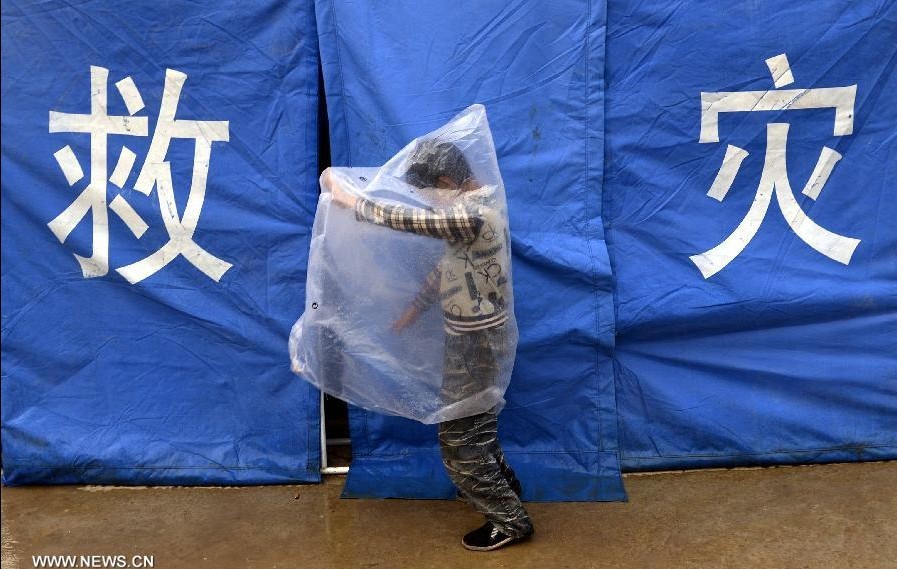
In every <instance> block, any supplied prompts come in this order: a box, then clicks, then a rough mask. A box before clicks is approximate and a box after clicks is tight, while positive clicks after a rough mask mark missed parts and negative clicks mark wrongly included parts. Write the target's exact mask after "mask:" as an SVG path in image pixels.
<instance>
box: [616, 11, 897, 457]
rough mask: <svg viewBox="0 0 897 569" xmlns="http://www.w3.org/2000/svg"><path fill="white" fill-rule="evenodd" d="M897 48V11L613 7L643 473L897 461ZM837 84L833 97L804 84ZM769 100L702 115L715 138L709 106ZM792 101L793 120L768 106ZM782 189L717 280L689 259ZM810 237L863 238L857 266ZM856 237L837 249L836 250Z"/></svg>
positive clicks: (622, 400) (634, 453)
mask: <svg viewBox="0 0 897 569" xmlns="http://www.w3.org/2000/svg"><path fill="white" fill-rule="evenodd" d="M895 38H897V4H895V3H894V2H891V1H872V2H849V1H844V2H826V3H822V4H818V5H814V7H813V9H812V10H807V9H806V6H803V5H798V4H782V3H779V2H752V3H733V4H731V5H727V6H726V8H725V9H721V8H719V7H718V6H717V5H716V4H714V3H700V2H650V3H634V2H620V1H611V2H609V11H608V31H607V93H606V95H607V122H606V137H607V153H606V157H605V160H606V162H605V163H606V168H607V171H606V177H605V187H604V202H605V207H604V215H605V225H606V227H607V228H608V243H609V248H610V252H611V259H612V260H613V266H614V275H615V283H616V285H615V290H616V304H617V350H616V359H617V363H618V389H617V404H618V407H619V411H620V437H621V438H620V446H621V450H622V455H623V466H624V468H627V469H658V468H660V469H665V468H690V467H701V466H713V465H717V466H733V465H739V464H758V463H760V464H775V463H791V464H793V463H807V462H822V461H842V460H871V459H879V458H897V438H895V437H897V284H895V283H897V230H895V227H897V225H895V222H894V220H895V219H897V199H895V197H897V194H895V191H894V189H895V181H897V150H895V149H897V144H895V134H894V133H895V130H894V125H895V124H897V104H895V95H894V93H897V72H895V71H897V70H895V66H897V42H895ZM781 55H784V57H776V56H781ZM773 58H774V59H773ZM767 60H770V61H767ZM771 67H772V68H773V69H774V70H775V71H774V73H773V72H771ZM786 69H790V74H788V73H786V72H785V70H786ZM851 86H855V95H851V93H850V92H849V91H850V90H851V89H852V87H851ZM821 88H827V89H833V90H832V91H829V92H828V93H827V94H822V93H821V92H819V91H812V90H811V91H807V92H806V93H801V91H800V90H803V89H821ZM788 90H798V91H796V93H800V96H799V97H797V96H795V95H787V94H783V92H787V91H788ZM750 91H755V92H760V93H766V92H768V95H766V99H765V101H766V102H765V103H758V104H756V106H755V103H754V101H753V100H747V99H744V98H742V99H740V100H739V99H738V97H739V96H738V95H734V96H731V97H730V98H729V102H730V103H731V104H732V107H730V108H728V109H725V110H726V112H720V113H719V115H718V116H716V118H714V115H713V114H712V113H709V112H705V113H704V115H703V118H705V119H706V121H707V123H708V127H709V125H710V124H713V123H714V122H715V124H716V125H717V129H716V132H711V129H710V128H706V129H704V130H702V94H705V93H706V94H707V95H704V97H705V100H707V101H710V100H712V99H711V97H713V95H712V93H717V92H750ZM792 93H794V91H792ZM854 96H855V99H854V100H853V102H852V104H851V102H850V101H851V98H852V97H854ZM741 97H744V96H743V95H742V96H741ZM775 97H784V98H785V100H786V101H791V100H792V99H793V100H794V102H793V103H788V105H787V106H788V107H793V108H786V109H785V110H780V111H770V110H765V111H764V110H763V109H764V108H769V107H771V106H773V105H771V104H770V102H771V101H773V100H775ZM736 103H738V104H740V105H741V107H742V109H743V110H744V111H745V112H735V110H734V109H735V108H736V107H737V106H738V104H736ZM833 103H835V104H843V106H842V108H843V115H842V116H841V117H839V116H838V115H837V114H836V110H835V109H833V108H831V106H832V105H833ZM814 105H816V106H819V107H828V108H810V107H812V106H814ZM715 108H716V110H721V106H717V107H715ZM708 110H713V109H708ZM839 112H840V111H839ZM836 121H839V122H840V123H841V124H843V125H844V126H847V125H851V126H852V130H851V131H848V130H847V129H842V130H841V131H840V132H839V128H838V126H836ZM851 123H852V124H851ZM776 124H778V125H787V126H785V127H783V126H772V125H776ZM784 129H787V132H785V130H784ZM712 134H715V135H718V136H711V135H712ZM783 135H784V136H783ZM717 138H718V142H717V141H716V139H717ZM783 141H784V146H782V142H783ZM770 145H772V150H770ZM825 147H827V148H828V149H830V150H825V149H824V148H825ZM777 148H778V150H777ZM742 151H743V152H746V153H747V154H746V155H744V154H742ZM832 151H834V152H837V153H838V155H840V159H839V160H837V161H836V163H834V165H833V166H832V164H833V158H838V157H837V156H836V155H835V154H833V153H832ZM727 157H728V158H727ZM739 160H740V163H739ZM779 160H784V161H785V162H787V169H786V172H787V179H788V180H789V181H790V183H789V184H784V183H783V181H784V176H782V175H779V176H775V175H774V174H775V171H774V170H773V169H772V167H774V166H775V165H776V164H781V162H779ZM767 163H768V166H767ZM819 163H822V166H823V168H822V170H820V172H824V171H825V170H826V169H827V170H828V171H829V172H830V174H829V175H828V177H827V179H824V178H825V177H824V175H820V176H817V175H816V173H814V172H816V171H817V168H819V166H818V164H819ZM727 164H728V165H727ZM764 167H769V168H770V169H769V170H768V171H767V172H766V173H764ZM720 171H723V172H722V174H719V172H720ZM726 172H729V173H731V174H734V177H731V176H729V177H727V176H726ZM764 176H767V179H769V177H772V178H775V179H776V185H775V195H773V196H771V197H770V190H769V186H770V184H768V183H764V179H763V178H764ZM721 178H722V179H721ZM813 180H816V183H815V184H814V183H812V182H813ZM823 180H824V183H822V181H823ZM728 181H731V184H730V185H729V184H728V183H727V182H728ZM761 186H764V187H765V188H766V189H765V190H764V191H763V192H759V193H758V188H760V187H761ZM786 186H790V194H791V195H792V196H793V202H792V200H791V199H789V198H788V191H787V190H788V188H787V187H786ZM805 188H806V189H805ZM725 190H727V191H725ZM708 192H711V194H712V196H711V195H708ZM758 194H759V197H758V198H755V196H758ZM813 196H815V199H814V197H813ZM714 198H715V199H714ZM764 198H769V201H770V203H769V205H768V208H767V209H766V212H765V216H760V217H762V218H763V220H762V223H760V225H759V229H758V230H757V231H756V234H755V235H754V236H753V238H752V239H750V240H749V242H748V243H747V245H746V246H745V247H744V249H743V250H742V251H741V252H740V253H739V254H737V256H735V257H734V259H732V260H731V262H729V263H728V264H727V265H725V266H724V267H722V268H721V269H720V270H718V272H716V273H714V274H712V275H710V276H707V277H706V278H705V276H704V274H703V273H702V272H701V270H699V266H698V264H696V263H695V262H694V261H693V260H692V259H690V257H691V256H693V255H697V254H699V253H703V252H705V251H708V250H710V249H711V248H713V247H716V246H717V245H718V244H719V243H721V242H723V241H724V239H725V238H726V237H727V236H728V235H729V234H730V233H731V232H733V231H734V230H735V229H736V227H737V226H738V225H739V224H740V223H742V220H743V219H745V218H746V217H747V216H748V212H749V210H751V208H752V203H756V202H757V201H759V202H761V204H762V202H763V199H764ZM793 203H796V204H797V206H798V207H799V208H801V209H802V210H803V211H804V212H805V213H806V216H807V217H808V219H807V220H804V221H802V222H801V221H800V217H801V216H800V214H799V213H798V211H797V210H796V209H794V207H793ZM785 208H790V209H788V213H787V215H783V209H785ZM812 224H818V226H819V228H821V229H824V230H827V231H829V232H832V233H835V234H839V235H841V236H843V237H845V238H848V239H855V240H859V243H858V245H856V246H855V250H854V251H853V254H852V256H851V257H850V258H849V260H848V259H847V258H846V255H845V256H842V257H841V260H836V259H833V258H831V257H830V256H826V255H825V254H823V253H821V252H820V251H819V250H817V249H814V247H813V246H811V245H810V244H808V241H810V242H814V239H817V238H818V236H819V235H821V234H822V233H821V231H820V229H815V228H813V227H812ZM798 230H799V231H801V232H803V236H799V235H798V234H797V231H798ZM814 235H815V236H817V237H814ZM815 243H816V244H817V246H820V243H819V241H818V240H817V241H815ZM842 244H846V246H847V248H848V249H849V247H851V246H853V242H852V241H846V242H845V241H843V240H842V239H840V238H838V239H831V238H829V239H828V246H829V249H826V246H825V243H822V244H821V245H822V246H821V247H820V248H822V249H826V250H827V251H828V253H829V255H831V256H832V257H838V256H839V251H840V252H841V253H845V251H847V249H844V250H840V249H839V247H840V246H841V245H842ZM698 261H699V262H701V259H700V258H699V259H698ZM845 262H846V263H847V264H845Z"/></svg>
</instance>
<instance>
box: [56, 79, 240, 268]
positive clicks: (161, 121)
mask: <svg viewBox="0 0 897 569" xmlns="http://www.w3.org/2000/svg"><path fill="white" fill-rule="evenodd" d="M108 77H109V70H108V69H105V68H102V67H93V66H92V67H91V68H90V86H91V91H90V105H91V113H90V114H89V115H78V114H69V113H59V112H56V111H50V132H51V133H56V132H78V133H88V134H90V183H89V184H88V186H87V188H86V189H85V190H84V191H83V192H81V194H80V195H79V196H78V197H77V198H76V199H75V201H74V202H73V203H72V204H71V205H70V206H69V207H68V208H66V209H65V211H63V212H62V213H61V214H59V215H58V216H57V217H56V219H54V220H53V221H51V222H50V223H49V224H48V225H49V227H50V230H51V231H53V234H54V235H56V237H57V239H59V241H60V242H65V240H66V238H67V237H68V236H69V234H70V233H71V232H72V231H73V230H74V229H75V227H77V225H78V224H79V223H80V222H81V220H83V219H84V217H85V216H86V215H87V213H88V211H90V213H91V218H92V224H93V253H92V255H91V256H90V257H89V258H86V257H81V256H79V255H75V258H76V259H77V260H78V263H79V264H80V265H81V271H82V273H83V275H84V276H85V277H99V276H103V275H105V274H107V273H108V272H109V222H108V213H107V210H106V180H107V168H108V166H107V138H108V135H110V134H120V135H130V136H147V132H148V128H147V118H146V117H135V116H134V114H135V113H138V112H140V111H141V110H142V109H143V108H144V104H143V99H142V98H141V96H140V92H139V91H138V90H137V86H136V85H135V84H134V81H133V80H132V79H131V78H130V77H125V78H124V79H122V80H121V81H119V82H118V83H116V84H115V86H116V87H117V88H118V91H119V94H120V95H121V97H122V99H123V100H124V102H125V106H126V107H127V109H128V114H129V115H130V116H109V115H108V112H107V80H108ZM186 79H187V75H185V74H184V73H181V72H178V71H174V70H171V69H168V70H166V72H165V90H164V92H163V94H162V104H161V109H160V111H159V118H158V121H157V123H156V129H155V131H154V132H153V137H152V142H151V143H150V149H149V152H148V154H147V157H146V160H145V161H144V163H143V167H142V168H141V169H140V173H139V175H138V177H137V181H136V182H135V184H134V187H135V189H137V190H138V191H140V192H142V193H143V194H145V195H149V194H150V193H151V192H152V189H153V187H155V188H156V190H157V195H158V200H159V209H160V212H161V214H162V220H163V222H164V224H165V230H166V231H167V233H168V236H169V240H168V242H167V243H166V244H165V245H163V246H162V247H161V248H160V249H159V250H158V251H156V252H154V253H153V254H151V255H149V256H147V257H146V258H144V259H141V260H140V261H137V262H135V263H132V264H130V265H127V266H125V267H121V268H119V269H116V271H117V272H118V273H119V274H121V275H122V276H123V277H124V278H125V279H127V280H128V282H130V283H132V284H133V283H136V282H140V281H142V280H143V279H145V278H147V277H149V276H150V275H153V274H155V273H156V272H158V271H159V270H160V269H162V268H163V267H164V266H165V265H167V264H168V263H170V262H171V261H172V260H174V259H175V258H176V257H178V256H179V255H183V256H184V258H185V259H186V260H187V261H189V262H190V263H192V264H193V265H194V266H195V267H197V268H198V269H199V270H201V271H202V272H203V273H205V274H206V275H207V276H208V277H209V278H211V279H213V280H215V281H218V280H220V279H221V277H222V276H223V275H224V273H225V272H226V271H227V270H228V269H229V268H230V267H231V266H232V265H231V264H230V263H227V262H225V261H223V260H221V259H219V258H218V257H215V256H214V255H212V254H210V253H209V252H207V251H205V250H204V249H202V248H201V247H200V246H199V245H197V244H196V242H195V241H193V234H194V232H195V231H196V225H197V223H198V222H199V214H200V212H201V211H202V206H203V202H204V200H205V192H206V182H207V180H208V173H209V159H210V157H211V151H212V143H213V142H216V141H227V140H229V128H228V121H194V120H177V119H175V114H176V112H177V106H178V102H179V100H180V95H181V89H182V87H183V86H184V82H185V81H186ZM172 138H186V139H193V140H194V142H195V144H194V157H193V174H192V181H191V184H190V193H189V195H188V196H187V205H186V207H185V208H184V214H183V216H179V215H178V210H177V205H176V203H175V198H174V188H173V185H172V180H171V168H170V167H169V164H168V162H166V161H165V156H166V154H167V153H168V145H169V143H170V142H171V139H172ZM54 156H55V158H56V161H57V163H58V164H59V167H60V168H61V169H62V172H63V174H64V175H65V178H66V180H67V181H68V183H69V185H70V186H73V185H74V184H75V183H77V182H78V181H79V180H81V179H82V178H83V177H84V173H83V171H82V169H81V165H80V164H79V163H78V160H77V158H76V157H75V154H74V152H73V151H72V149H71V147H70V146H65V147H63V148H62V149H60V150H59V151H57V152H56V153H55V154H54ZM136 158H137V156H136V155H135V154H134V152H132V151H131V150H130V149H129V148H127V147H123V148H122V151H121V154H120V156H119V158H118V162H117V163H116V166H115V168H114V170H113V172H112V175H111V176H110V177H109V178H108V180H109V181H110V182H112V183H113V184H114V185H116V186H117V187H119V188H122V187H124V185H125V183H126V182H127V180H128V177H129V176H130V174H131V170H132V169H133V167H134V162H135V161H136ZM109 209H111V210H112V211H113V212H114V213H115V214H116V215H118V216H119V217H120V218H121V219H122V221H124V223H125V225H126V226H127V227H128V228H129V229H130V230H131V232H132V233H133V234H134V236H135V237H137V238H138V239H139V238H140V237H142V236H143V234H144V233H145V232H146V230H147V227H148V226H147V224H146V222H145V221H144V220H143V219H142V218H141V217H140V215H139V214H138V213H137V212H136V211H135V210H134V209H133V208H132V207H131V206H130V205H129V204H128V202H126V201H125V200H124V198H123V197H122V196H121V195H118V196H116V197H115V198H114V199H113V200H112V201H111V202H110V203H109Z"/></svg>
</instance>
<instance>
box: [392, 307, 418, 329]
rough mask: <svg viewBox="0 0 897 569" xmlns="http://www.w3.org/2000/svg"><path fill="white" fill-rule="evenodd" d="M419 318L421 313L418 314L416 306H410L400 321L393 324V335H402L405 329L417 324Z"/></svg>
mask: <svg viewBox="0 0 897 569" xmlns="http://www.w3.org/2000/svg"><path fill="white" fill-rule="evenodd" d="M419 316H420V312H418V310H417V308H415V307H414V306H409V307H408V309H407V310H406V311H405V312H403V313H402V315H401V316H400V317H399V319H398V320H396V321H395V322H393V324H392V331H393V333H394V334H401V333H402V331H403V330H404V329H405V328H408V327H409V326H411V325H412V324H414V323H415V322H417V319H418V317H419Z"/></svg>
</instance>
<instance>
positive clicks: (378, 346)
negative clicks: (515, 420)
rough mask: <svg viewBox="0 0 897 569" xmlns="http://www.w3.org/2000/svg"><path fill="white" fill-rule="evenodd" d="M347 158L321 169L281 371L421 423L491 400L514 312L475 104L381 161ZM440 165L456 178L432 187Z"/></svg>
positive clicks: (493, 170) (488, 150) (495, 177)
mask: <svg viewBox="0 0 897 569" xmlns="http://www.w3.org/2000/svg"><path fill="white" fill-rule="evenodd" d="M357 170H358V169H352V168H345V169H343V168H330V169H328V170H327V171H326V172H325V173H324V174H323V176H322V186H321V189H322V192H321V197H320V199H319V200H318V208H317V212H316V214H315V224H314V228H313V231H312V245H311V253H310V256H309V261H308V283H307V286H306V292H307V294H306V299H305V310H304V312H303V314H302V317H301V318H300V319H299V321H297V322H296V325H295V326H293V330H292V332H291V333H290V359H291V362H292V368H293V371H294V372H296V373H297V374H298V375H299V376H300V377H302V378H304V379H305V380H307V381H309V382H310V383H311V384H312V385H314V386H316V387H317V388H318V389H320V390H322V391H324V392H325V393H328V394H330V395H333V396H335V397H339V398H340V399H342V400H344V401H347V402H349V403H351V404H353V405H357V406H358V407H361V408H364V409H368V410H370V411H376V412H379V413H384V414H388V415H396V416H400V417H407V418H409V419H414V420H416V421H420V422H422V423H427V424H434V423H438V422H442V421H447V420H451V419H460V418H462V417H470V416H472V415H479V414H481V413H485V412H486V411H489V410H492V409H495V408H496V407H497V408H498V409H501V407H503V406H504V403H505V401H504V393H505V391H506V390H507V387H508V382H509V381H510V379H511V369H512V368H513V366H514V353H515V351H516V348H517V322H516V320H515V318H514V297H513V288H512V283H513V279H512V274H511V263H510V252H509V246H510V244H509V242H508V240H509V236H508V214H507V202H506V200H505V191H504V185H503V184H502V179H501V172H500V171H499V169H498V162H497V160H496V157H495V148H494V146H493V143H492V135H491V134H490V132H489V123H488V120H487V117H486V110H485V109H484V108H483V107H482V105H474V106H471V107H470V108H468V109H465V110H464V111H463V112H462V113H459V114H458V116H456V117H454V118H453V119H452V120H451V121H449V122H448V123H446V124H445V125H443V126H441V127H440V128H438V129H437V130H435V131H433V132H430V133H427V134H425V135H424V136H423V137H421V138H417V139H415V140H413V141H411V142H410V143H409V144H407V145H406V146H405V148H403V149H402V150H401V152H399V153H398V154H396V155H395V156H393V157H392V158H391V159H390V160H389V161H388V162H387V163H386V164H384V165H383V166H381V167H380V168H379V169H376V170H374V171H373V172H367V173H366V172H363V171H362V172H358V171H357ZM415 174H419V175H420V176H421V177H419V178H413V176H414V175H415ZM409 176H412V179H410V180H409V179H407V178H409ZM440 176H442V177H443V184H445V183H449V184H454V186H455V187H436V185H437V184H438V183H439V182H438V178H439V177H440ZM450 176H451V177H452V180H451V181H448V180H447V179H446V178H447V177H450ZM334 192H341V193H340V194H338V195H337V196H336V197H334ZM345 199H351V200H355V201H354V204H355V207H354V208H351V209H350V208H349V204H348V203H345V202H343V201H342V200H345ZM487 330H492V331H495V332H496V333H494V334H484V333H483V332H484V331H487ZM474 338H476V339H479V340H480V341H478V342H474V341H472V340H473V339H474Z"/></svg>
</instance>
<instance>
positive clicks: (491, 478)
mask: <svg viewBox="0 0 897 569" xmlns="http://www.w3.org/2000/svg"><path fill="white" fill-rule="evenodd" d="M497 428H498V421H497V418H496V415H495V412H494V411H488V412H486V413H481V414H479V415H474V416H472V417H464V418H461V419H454V420H451V421H445V422H443V423H440V424H439V445H440V448H441V451H442V460H443V463H444V464H445V468H446V471H447V472H448V474H449V477H450V478H451V479H452V482H454V483H455V485H456V486H457V487H458V489H459V490H461V492H462V494H464V496H465V497H466V498H467V499H468V501H469V502H470V503H471V504H472V505H473V507H474V508H476V510H477V511H478V512H480V513H481V514H483V515H484V516H485V517H486V520H487V521H489V522H492V523H493V524H494V525H495V526H496V527H497V528H498V529H499V530H500V531H501V532H502V533H504V534H505V535H507V536H510V537H515V538H517V537H523V536H526V535H529V534H531V533H532V531H533V525H532V522H531V521H530V519H529V515H528V514H527V512H526V509H524V507H523V504H522V503H521V502H520V498H519V497H518V496H517V494H515V493H514V490H513V489H512V488H511V486H510V485H509V484H508V480H507V479H505V476H504V475H503V474H502V470H501V467H500V466H499V463H498V460H497V459H496V456H495V454H493V451H494V449H495V448H496V446H497V439H496V433H497Z"/></svg>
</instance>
